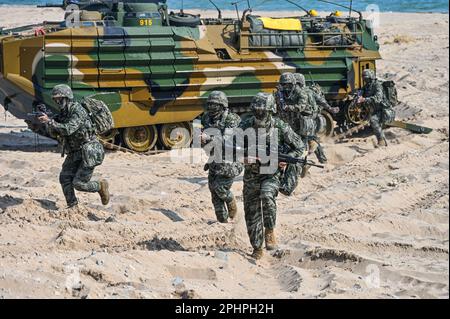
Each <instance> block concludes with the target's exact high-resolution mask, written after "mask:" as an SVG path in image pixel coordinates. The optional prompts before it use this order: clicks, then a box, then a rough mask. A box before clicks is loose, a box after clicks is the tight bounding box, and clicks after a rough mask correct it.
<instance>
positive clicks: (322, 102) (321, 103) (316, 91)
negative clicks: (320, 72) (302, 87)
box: [310, 84, 331, 113]
mask: <svg viewBox="0 0 450 319" xmlns="http://www.w3.org/2000/svg"><path fill="white" fill-rule="evenodd" d="M310 90H311V91H312V92H313V95H314V100H315V101H316V104H317V106H318V112H319V113H320V112H321V111H322V110H327V111H329V110H330V109H331V106H330V105H329V104H328V102H327V100H326V98H325V95H324V94H323V92H322V89H321V88H320V86H319V85H316V84H313V85H312V86H311V87H310Z"/></svg>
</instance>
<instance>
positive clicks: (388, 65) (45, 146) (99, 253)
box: [0, 7, 449, 298]
mask: <svg viewBox="0 0 450 319" xmlns="http://www.w3.org/2000/svg"><path fill="white" fill-rule="evenodd" d="M60 16H61V12H60V11H58V10H56V9H55V10H54V9H49V10H38V9H35V8H27V9H25V10H24V9H21V8H20V7H0V25H3V26H13V25H16V24H27V23H34V22H38V21H41V20H43V19H47V20H54V19H58V18H59V17H60ZM377 33H378V35H379V38H380V43H381V44H382V49H381V52H382V55H383V58H384V60H383V61H381V62H380V63H379V68H380V72H379V75H382V76H384V77H389V78H393V79H394V80H396V81H397V84H398V87H399V94H400V99H401V101H402V102H403V104H402V105H401V107H400V108H399V110H398V113H399V117H401V118H411V121H412V122H414V123H418V124H423V125H426V126H429V127H432V128H433V129H434V131H433V133H431V134H429V135H415V134H411V133H409V132H407V131H404V130H401V129H397V128H391V129H388V130H387V132H386V134H387V138H388V143H389V148H387V149H385V148H381V149H380V148H375V147H374V138H373V137H371V136H360V137H358V138H353V139H352V140H350V141H347V142H345V143H340V144H334V143H333V142H331V141H329V142H328V143H325V146H326V150H327V153H328V155H329V158H330V164H328V166H327V168H326V169H325V170H323V171H320V170H318V169H312V170H311V175H310V176H308V177H307V178H306V179H304V180H302V181H301V185H300V186H299V188H298V190H297V191H296V193H295V195H294V196H293V197H291V198H287V197H284V196H280V198H279V201H278V203H279V213H278V228H277V234H278V237H279V242H280V250H279V251H277V252H276V253H273V254H266V255H265V256H264V258H263V259H262V260H261V261H258V262H255V261H253V260H252V259H251V258H249V255H248V254H249V253H250V252H251V249H250V246H249V242H248V238H247V235H246V230H245V222H244V218H243V213H242V196H241V192H242V178H239V179H238V181H237V182H236V183H235V185H234V187H233V188H234V190H235V193H236V194H237V195H238V200H239V207H240V210H241V212H240V215H239V217H238V218H237V221H236V222H234V223H231V224H227V225H222V224H218V223H216V222H215V217H214V212H213V210H212V206H211V203H210V195H209V192H208V187H207V178H206V175H205V172H204V171H203V169H202V168H203V165H202V164H201V163H197V164H189V163H184V162H182V161H179V162H176V163H172V162H170V157H169V155H168V154H162V155H157V156H137V155H133V154H124V153H108V154H107V156H106V160H105V163H104V165H102V166H101V167H100V168H99V169H98V170H97V171H96V176H97V177H98V176H103V177H106V178H108V179H109V180H110V182H111V192H112V194H113V195H112V198H111V203H110V205H109V206H107V207H102V206H101V205H100V201H99V198H98V195H97V194H81V195H79V198H80V201H81V202H82V203H83V204H82V205H81V207H80V208H79V209H78V210H66V209H65V208H64V207H65V202H64V198H63V195H62V192H61V190H60V186H59V183H58V174H59V170H60V166H61V163H62V159H61V157H60V155H59V154H58V153H57V150H56V149H55V146H54V143H53V142H52V141H49V140H45V139H44V138H42V137H39V141H38V142H39V146H36V136H35V135H34V134H32V133H31V132H29V131H27V129H26V126H25V124H24V123H23V121H20V120H17V119H15V118H13V117H12V116H11V115H10V114H9V113H6V115H5V116H6V117H4V116H3V114H4V111H3V109H0V298H34V297H39V298H181V297H196V298H448V296H449V287H448V280H449V265H448V262H449V241H448V239H449V225H448V224H449V215H448V208H449V204H448V196H449V171H448V170H449V164H448V159H449V138H448V132H449V118H448V116H449V108H448V93H449V91H448V88H449V82H448V76H449V75H448V74H449V65H448V64H449V48H448V40H449V38H448V16H447V15H442V14H398V13H386V14H382V16H381V26H380V27H379V28H378V30H377ZM195 153H196V154H197V155H198V154H199V152H198V150H196V151H195ZM187 158H188V156H184V157H182V159H184V160H186V159H187Z"/></svg>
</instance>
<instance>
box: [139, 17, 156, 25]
mask: <svg viewBox="0 0 450 319" xmlns="http://www.w3.org/2000/svg"><path fill="white" fill-rule="evenodd" d="M139 25H140V26H141V27H144V26H151V25H153V20H152V19H141V20H139Z"/></svg>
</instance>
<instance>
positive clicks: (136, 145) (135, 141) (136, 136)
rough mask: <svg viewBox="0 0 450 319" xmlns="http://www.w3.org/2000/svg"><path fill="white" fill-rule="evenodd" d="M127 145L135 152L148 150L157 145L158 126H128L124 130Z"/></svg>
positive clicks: (123, 136) (124, 139)
mask: <svg viewBox="0 0 450 319" xmlns="http://www.w3.org/2000/svg"><path fill="white" fill-rule="evenodd" d="M122 140H123V142H124V143H125V146H126V147H128V148H129V149H130V150H132V151H135V152H147V151H149V150H151V149H152V148H153V147H155V145H156V142H157V141H158V130H157V129H156V126H154V125H149V126H137V127H127V128H125V129H124V130H123V131H122Z"/></svg>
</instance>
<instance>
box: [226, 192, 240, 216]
mask: <svg viewBox="0 0 450 319" xmlns="http://www.w3.org/2000/svg"><path fill="white" fill-rule="evenodd" d="M227 208H228V216H229V217H230V218H231V219H234V218H235V217H236V215H237V212H238V208H237V203H236V198H235V197H233V199H232V200H231V202H229V203H227Z"/></svg>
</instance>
